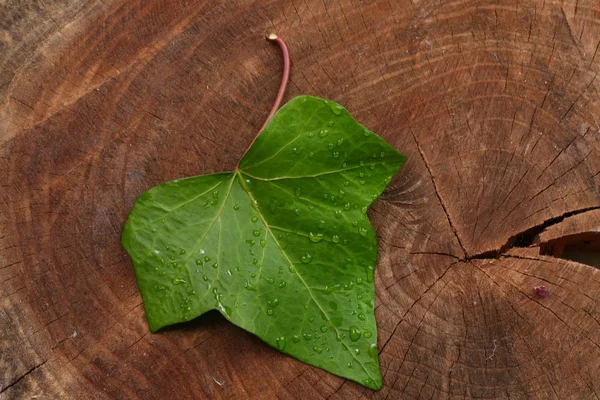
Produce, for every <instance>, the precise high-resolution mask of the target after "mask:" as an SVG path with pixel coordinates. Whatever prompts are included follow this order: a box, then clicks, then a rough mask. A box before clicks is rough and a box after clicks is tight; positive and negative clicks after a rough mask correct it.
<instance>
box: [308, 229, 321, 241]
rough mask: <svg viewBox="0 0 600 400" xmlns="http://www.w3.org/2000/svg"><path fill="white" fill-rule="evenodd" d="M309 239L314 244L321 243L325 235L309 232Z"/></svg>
mask: <svg viewBox="0 0 600 400" xmlns="http://www.w3.org/2000/svg"><path fill="white" fill-rule="evenodd" d="M308 238H309V239H310V241H311V242H313V243H319V242H320V241H321V240H323V234H322V233H320V232H319V233H313V232H309V234H308Z"/></svg>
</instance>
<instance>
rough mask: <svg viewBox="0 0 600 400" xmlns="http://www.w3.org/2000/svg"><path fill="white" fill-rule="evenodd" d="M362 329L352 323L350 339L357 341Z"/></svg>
mask: <svg viewBox="0 0 600 400" xmlns="http://www.w3.org/2000/svg"><path fill="white" fill-rule="evenodd" d="M360 335H361V332H360V329H359V328H358V326H354V325H352V326H351V327H350V340H352V341H353V342H356V341H357V340H358V339H360Z"/></svg>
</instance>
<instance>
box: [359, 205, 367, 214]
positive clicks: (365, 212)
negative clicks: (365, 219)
mask: <svg viewBox="0 0 600 400" xmlns="http://www.w3.org/2000/svg"><path fill="white" fill-rule="evenodd" d="M360 212H362V213H363V214H364V215H367V206H364V207H362V208H361V209H360Z"/></svg>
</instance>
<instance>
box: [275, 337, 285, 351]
mask: <svg viewBox="0 0 600 400" xmlns="http://www.w3.org/2000/svg"><path fill="white" fill-rule="evenodd" d="M276 341H277V348H278V349H279V350H283V349H285V338H284V337H283V336H281V337H278V338H277V339H276Z"/></svg>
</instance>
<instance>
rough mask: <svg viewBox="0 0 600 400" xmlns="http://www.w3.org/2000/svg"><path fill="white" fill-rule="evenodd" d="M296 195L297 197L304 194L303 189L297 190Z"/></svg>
mask: <svg viewBox="0 0 600 400" xmlns="http://www.w3.org/2000/svg"><path fill="white" fill-rule="evenodd" d="M295 193H296V197H298V196H300V195H301V194H302V189H300V188H299V187H297V188H296V190H295Z"/></svg>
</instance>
